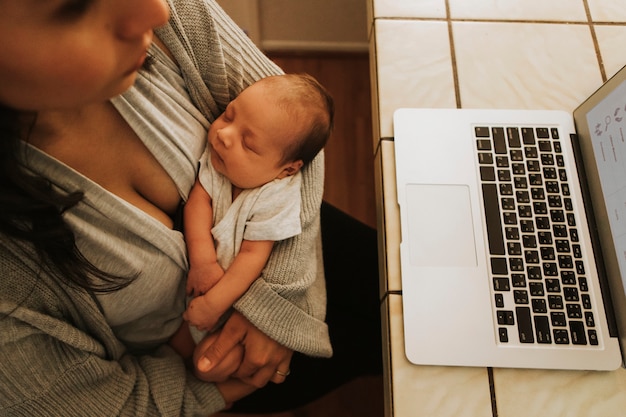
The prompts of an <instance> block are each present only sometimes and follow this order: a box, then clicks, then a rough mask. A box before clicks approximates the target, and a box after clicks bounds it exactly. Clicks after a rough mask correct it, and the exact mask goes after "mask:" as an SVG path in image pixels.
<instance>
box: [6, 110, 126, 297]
mask: <svg viewBox="0 0 626 417" xmlns="http://www.w3.org/2000/svg"><path fill="white" fill-rule="evenodd" d="M33 117H36V116H33ZM21 118H23V117H21V116H20V113H19V112H18V111H15V110H13V109H10V108H8V107H5V106H2V105H0V233H2V234H4V236H6V237H8V238H10V239H15V240H16V241H21V242H24V243H28V244H31V245H32V246H33V248H34V249H35V252H36V254H37V255H38V256H39V258H40V259H39V261H40V264H41V265H42V267H43V268H45V269H46V270H47V271H49V272H51V273H53V274H55V275H56V276H58V277H59V278H60V279H61V280H63V281H65V282H66V283H67V284H70V285H76V286H79V287H82V288H86V289H90V290H93V291H98V292H110V291H115V290H118V289H120V288H123V287H125V286H126V285H128V284H129V283H130V281H131V280H130V278H128V277H126V278H125V277H119V276H115V275H111V274H108V273H106V272H103V271H101V270H100V269H98V268H97V267H95V266H94V265H93V264H92V263H91V262H89V260H87V259H86V258H85V257H84V256H83V255H82V253H81V252H80V251H79V249H78V247H77V246H76V241H75V238H74V233H73V232H72V230H71V229H70V227H69V226H68V224H67V223H66V222H65V220H64V219H63V216H62V214H63V212H64V211H65V210H67V209H69V208H71V207H73V206H75V205H76V204H77V203H78V202H79V201H80V200H81V199H82V197H83V194H82V193H80V192H75V193H71V194H63V193H61V192H59V191H56V190H55V189H54V188H53V187H52V184H50V182H49V181H48V180H46V179H44V178H41V177H37V176H35V175H34V174H32V173H31V172H30V171H29V170H28V169H27V167H26V166H25V165H24V155H23V154H21V152H22V151H21V149H23V147H22V146H21V144H20V140H21V135H22V133H21V132H23V130H24V129H22V128H21V125H20V122H19V121H20V119H21Z"/></svg>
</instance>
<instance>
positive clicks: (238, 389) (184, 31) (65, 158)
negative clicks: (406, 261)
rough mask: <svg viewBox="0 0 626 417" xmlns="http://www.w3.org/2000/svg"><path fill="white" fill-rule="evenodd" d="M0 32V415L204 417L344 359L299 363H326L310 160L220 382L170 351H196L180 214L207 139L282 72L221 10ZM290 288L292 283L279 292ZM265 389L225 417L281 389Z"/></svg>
mask: <svg viewBox="0 0 626 417" xmlns="http://www.w3.org/2000/svg"><path fill="white" fill-rule="evenodd" d="M154 32H156V36H154ZM0 35H1V36H3V38H4V39H5V40H7V42H3V43H2V45H1V46H0V147H1V151H0V158H2V163H1V167H2V168H1V171H0V199H1V200H0V212H1V213H2V214H1V216H0V242H1V243H0V274H1V275H0V277H1V278H0V279H1V281H0V315H1V316H0V334H2V339H1V340H0V374H1V375H2V378H0V407H1V408H0V414H8V415H29V416H30V415H63V416H68V415H99V414H102V415H115V414H121V415H180V414H184V415H208V414H210V413H213V412H215V411H218V410H220V409H223V408H224V407H225V406H226V405H228V404H231V403H232V402H234V401H237V400H239V399H240V398H242V397H244V396H245V395H247V394H249V393H250V392H252V391H254V390H255V389H256V388H258V387H262V386H264V385H265V384H267V382H269V381H272V382H274V383H275V384H269V385H268V387H269V388H271V389H277V388H276V387H283V386H284V387H289V386H291V387H295V388H293V389H294V390H295V391H296V392H299V393H303V391H304V388H306V387H305V386H300V385H298V381H307V380H308V378H306V376H307V374H306V373H305V372H306V367H307V365H306V363H309V362H312V363H316V361H322V362H323V363H325V364H332V363H334V362H335V361H337V360H341V355H339V356H337V350H338V348H337V346H338V344H339V345H341V343H337V342H336V341H335V340H332V342H333V345H334V347H335V357H334V359H333V360H330V361H328V360H323V359H312V357H314V356H318V357H324V356H328V355H330V353H331V347H330V343H329V337H328V330H327V327H326V324H325V323H324V315H325V292H324V279H323V273H322V257H321V252H320V245H319V207H320V202H321V194H322V190H321V188H322V185H321V182H322V180H321V179H322V173H323V160H322V158H321V157H318V158H317V159H316V161H314V163H312V164H311V165H310V168H309V169H308V170H307V171H306V172H303V176H304V177H305V180H304V184H305V185H304V186H303V224H304V232H303V234H302V235H300V237H298V238H294V239H293V240H290V241H288V242H286V244H285V245H283V246H281V247H278V248H277V249H276V250H275V255H273V256H272V258H271V259H270V261H269V263H268V268H267V271H266V273H265V274H264V275H263V276H262V278H263V279H262V280H258V281H257V284H255V285H253V287H252V288H251V289H250V290H249V291H248V292H247V293H246V295H244V297H242V298H241V299H240V300H239V301H238V302H237V304H236V305H235V307H236V310H237V312H236V313H234V314H233V315H232V316H231V318H230V319H229V320H228V321H227V323H226V324H225V326H224V329H223V330H222V332H221V333H220V335H219V337H218V339H217V341H216V342H215V343H214V344H213V345H212V349H209V351H208V353H207V357H206V360H204V361H202V364H203V367H204V368H205V369H203V371H207V370H212V372H214V373H215V379H216V380H220V381H222V382H218V383H216V384H208V383H203V382H200V381H199V380H197V379H195V378H194V377H193V371H190V370H187V369H186V368H185V361H184V360H183V358H181V357H180V356H179V355H178V354H177V353H176V352H175V351H174V350H173V349H171V347H170V346H169V345H168V343H167V342H168V341H169V343H170V344H171V345H172V346H175V347H177V349H178V351H185V349H188V348H190V347H189V345H187V344H186V341H185V340H184V339H181V338H180V337H179V335H181V334H184V332H177V329H179V327H181V314H182V311H183V310H184V304H183V300H184V286H185V284H184V276H185V272H186V269H187V267H188V265H187V260H186V256H185V247H184V240H183V238H182V234H181V233H180V232H178V231H177V229H178V227H179V226H180V225H179V224H178V222H177V221H176V219H177V218H178V217H177V215H178V214H179V213H180V207H181V202H183V201H184V200H185V199H186V197H187V194H188V192H189V189H190V188H191V185H192V184H193V181H194V178H195V170H196V161H197V158H198V157H199V155H200V152H201V150H202V145H203V143H204V137H205V134H206V130H207V129H208V126H209V125H210V123H211V122H212V121H213V120H214V118H216V117H217V116H218V115H219V114H220V113H221V111H222V110H223V109H224V107H225V106H226V104H227V103H228V102H229V101H230V100H232V99H233V98H234V97H235V96H236V95H237V94H238V93H239V92H240V91H241V90H242V89H243V88H245V87H246V86H247V85H249V84H251V83H252V82H254V81H255V80H257V79H259V78H262V77H264V76H267V75H270V74H276V73H279V72H280V70H279V69H278V68H276V67H275V66H274V65H273V64H271V62H269V61H268V60H267V59H265V58H264V57H263V56H262V55H261V54H260V53H259V52H258V51H257V50H256V49H254V48H253V47H252V46H251V44H250V43H249V41H248V40H247V39H246V38H245V37H244V36H242V35H241V34H240V31H239V30H237V29H236V27H235V26H234V24H233V23H232V22H231V21H230V20H228V19H227V18H226V17H225V16H223V12H222V11H221V9H219V7H217V6H216V5H215V4H214V3H213V2H212V1H203V0H187V1H185V0H171V1H170V2H169V4H165V3H164V2H163V1H162V0H135V1H132V2H129V1H127V0H49V1H45V2H41V1H39V0H22V1H19V2H16V1H13V0H0ZM148 56H149V57H150V58H149V59H148V64H149V65H144V64H145V61H146V59H147V57H148ZM120 94H121V95H120ZM340 226H341V227H343V226H344V224H343V223H342V224H340ZM369 241H370V242H371V239H370V240H369ZM370 250H371V246H370ZM326 253H328V251H326ZM311 254H313V255H315V256H311ZM326 263H327V265H326V267H327V274H328V275H329V276H330V274H329V273H328V267H329V265H330V262H328V260H326ZM333 264H334V263H333ZM341 267H342V266H339V268H341ZM351 269H352V268H350V270H351ZM350 270H348V271H347V272H348V273H349V272H351V271H350ZM375 272H376V271H375V270H373V271H372V270H370V268H368V272H367V274H368V275H369V276H372V275H374V276H375ZM286 274H287V275H296V276H301V277H302V279H301V281H300V283H299V285H298V286H297V287H285V286H282V285H281V282H282V279H281V277H284V276H286ZM329 283H330V280H329ZM369 288H371V287H369ZM369 294H370V295H371V294H372V292H371V291H370V292H369ZM331 295H332V294H331V290H330V288H329V300H330V299H331ZM331 304H332V301H329V312H328V313H329V321H330V315H331V307H332V305H331ZM338 304H342V305H346V306H348V308H352V307H351V306H350V304H349V303H346V302H344V301H343V300H341V301H340V302H339V303H338ZM371 305H372V306H373V307H374V308H373V310H372V311H375V310H376V308H375V302H372V303H371ZM277 307H280V308H277ZM366 317H368V318H367V320H369V316H367V315H366ZM290 326H307V327H306V328H308V329H310V331H309V332H308V335H309V337H304V338H294V337H293V336H292V333H291V332H290V328H293V327H290ZM365 327H366V328H367V330H366V331H367V332H368V334H369V333H370V327H371V328H372V329H374V333H376V324H374V325H373V326H369V325H367V326H365ZM182 328H183V329H184V326H183V327H182ZM331 328H332V324H331ZM355 329H357V330H356V332H355V334H357V332H358V333H363V331H362V330H361V329H359V328H358V326H355ZM346 334H350V333H346ZM357 336H358V337H350V340H349V343H346V344H345V349H344V347H343V346H340V347H339V351H340V352H341V351H344V350H345V351H352V350H354V349H353V348H354V346H359V344H360V343H361V337H362V335H360V334H358V335H357ZM170 339H171V340H170ZM331 339H334V336H332V334H331ZM293 351H296V352H299V353H296V355H295V356H294V360H293V363H291V362H292V361H291V359H292V354H293ZM372 351H373V352H374V353H375V354H377V352H378V351H377V348H375V349H373V350H372ZM302 354H303V355H302ZM305 355H306V356H305ZM368 362H374V361H371V360H370V361H368ZM298 363H302V365H297V364H298ZM335 368H336V369H337V371H335ZM349 368H350V367H348V366H339V367H337V366H335V365H333V366H329V371H328V372H329V374H328V377H327V378H325V379H326V380H325V381H321V382H320V383H319V384H317V382H318V381H315V382H316V384H317V385H316V388H317V389H319V392H317V393H314V394H313V395H317V394H319V393H321V392H323V391H324V390H327V389H330V388H332V387H334V386H336V385H337V384H339V383H342V382H343V381H345V380H347V379H349V378H351V377H353V376H354V375H356V374H359V373H362V370H361V369H360V368H361V366H357V368H359V369H358V370H355V369H349ZM370 368H372V369H373V370H374V371H377V369H376V368H377V365H376V364H374V365H372V366H370ZM290 369H291V370H292V371H293V374H294V375H292V376H293V377H294V378H293V379H292V380H293V381H294V383H292V382H291V381H292V380H291V377H289V378H290V379H288V380H287V381H288V382H287V383H284V382H285V380H286V378H287V375H288V373H289V370H290ZM339 370H340V371H339ZM296 372H298V373H300V375H302V377H301V378H295V377H296V375H295V374H296ZM283 383H284V384H283ZM286 389H287V388H286ZM266 391H268V390H266V389H262V390H259V391H258V392H257V393H255V395H254V396H252V397H248V398H247V399H246V401H245V402H241V403H238V404H237V405H238V406H239V407H244V406H245V407H249V408H250V409H255V408H256V409H259V410H261V409H262V408H263V405H262V404H260V402H261V401H264V400H268V399H272V398H274V400H272V401H269V400H268V401H269V402H271V403H275V398H276V397H272V395H277V396H278V397H279V398H281V397H282V398H284V397H283V395H284V392H286V391H280V390H279V391H278V392H277V393H276V394H272V392H266ZM270 391H271V390H270ZM311 392H313V391H311ZM306 394H307V395H309V393H308V392H307V393H306ZM255 398H259V400H255ZM301 399H307V398H304V397H301ZM240 404H241V405H240ZM294 405H296V404H294ZM281 406H282V405H281V404H279V405H278V407H279V408H280V407H281ZM289 406H290V405H289Z"/></svg>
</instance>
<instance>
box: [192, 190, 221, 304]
mask: <svg viewBox="0 0 626 417" xmlns="http://www.w3.org/2000/svg"><path fill="white" fill-rule="evenodd" d="M184 215H185V242H186V243H187V252H188V254H189V275H188V277H187V294H188V295H194V294H195V295H198V294H204V293H205V292H206V291H208V290H209V288H211V287H212V286H213V285H215V283H216V282H217V281H219V279H220V278H221V277H222V275H224V270H223V269H222V267H220V265H219V264H218V263H217V255H216V253H215V244H214V242H213V236H212V235H211V228H212V227H213V206H212V201H211V196H210V195H209V193H207V192H206V190H205V189H204V187H202V185H201V184H200V182H199V181H198V180H196V183H195V184H194V186H193V187H192V189H191V192H190V193H189V198H188V200H187V203H186V204H185V211H184Z"/></svg>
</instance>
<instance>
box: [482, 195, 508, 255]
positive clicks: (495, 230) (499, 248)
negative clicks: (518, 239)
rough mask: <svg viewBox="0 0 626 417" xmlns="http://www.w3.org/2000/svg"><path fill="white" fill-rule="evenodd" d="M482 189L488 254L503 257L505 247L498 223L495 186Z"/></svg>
mask: <svg viewBox="0 0 626 417" xmlns="http://www.w3.org/2000/svg"><path fill="white" fill-rule="evenodd" d="M482 188H483V201H484V205H485V217H486V219H487V234H488V235H489V253H491V254H492V255H504V253H505V247H504V237H503V236H502V226H501V223H500V207H499V204H498V189H497V187H496V184H483V185H482Z"/></svg>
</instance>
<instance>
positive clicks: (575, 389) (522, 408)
mask: <svg viewBox="0 0 626 417" xmlns="http://www.w3.org/2000/svg"><path fill="white" fill-rule="evenodd" d="M494 382H495V393H496V400H497V404H498V416H499V417H544V416H550V417H574V416H580V417H609V416H611V417H613V416H615V417H617V416H621V415H624V413H625V412H626V395H625V394H624V393H625V392H626V370H624V369H620V370H618V371H614V372H576V371H541V370H513V369H494Z"/></svg>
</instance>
